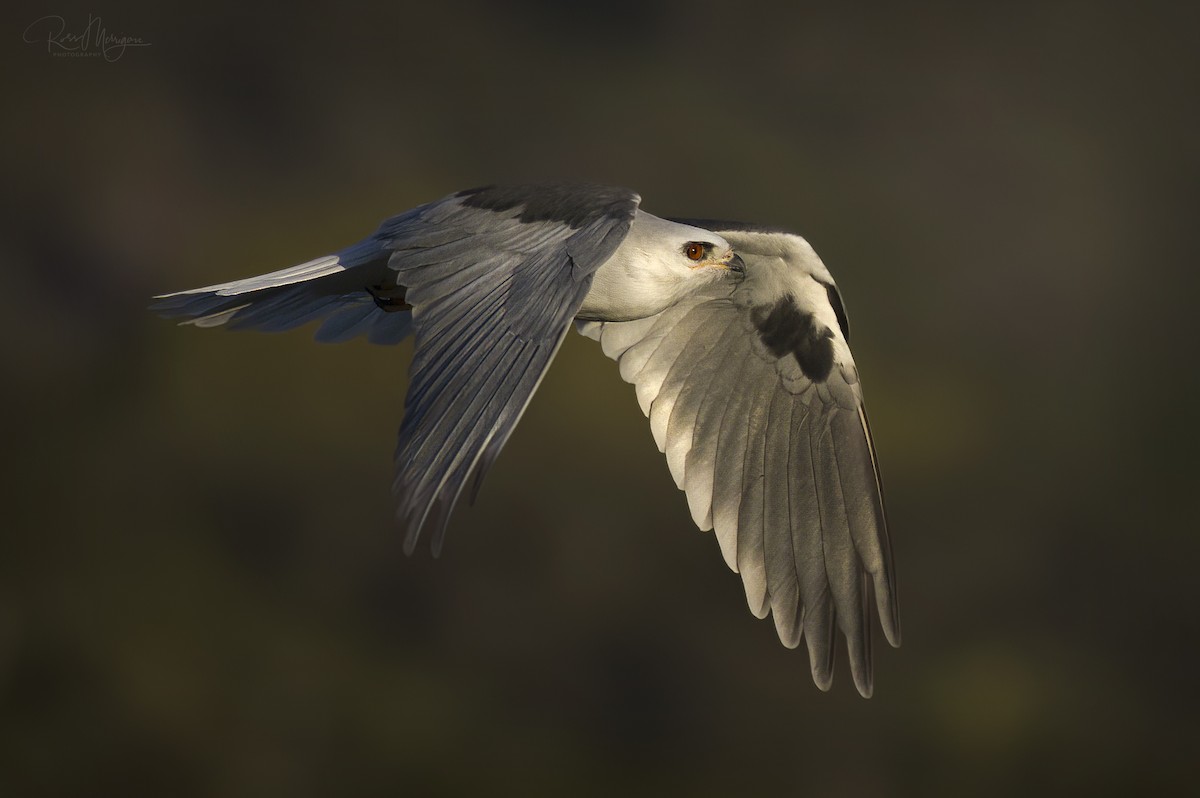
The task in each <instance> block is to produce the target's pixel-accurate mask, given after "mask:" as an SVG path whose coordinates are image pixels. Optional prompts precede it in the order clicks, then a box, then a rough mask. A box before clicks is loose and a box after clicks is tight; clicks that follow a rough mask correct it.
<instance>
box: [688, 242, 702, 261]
mask: <svg viewBox="0 0 1200 798" xmlns="http://www.w3.org/2000/svg"><path fill="white" fill-rule="evenodd" d="M683 254H685V255H687V256H688V260H700V259H701V258H703V257H704V245H703V244H699V243H697V242H695V241H693V242H692V243H690V244H688V245H687V247H685V248H684V250H683Z"/></svg>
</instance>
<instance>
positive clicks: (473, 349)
mask: <svg viewBox="0 0 1200 798" xmlns="http://www.w3.org/2000/svg"><path fill="white" fill-rule="evenodd" d="M640 202H641V198H640V197H639V196H638V195H637V194H636V193H634V192H632V191H629V190H627V189H622V188H611V187H607V186H594V185H573V184H544V185H526V186H510V187H499V186H488V187H485V188H477V189H470V190H467V191H460V192H458V193H457V194H452V195H450V196H448V197H445V198H443V199H440V200H437V201H435V202H431V203H429V204H426V205H422V206H420V207H418V208H414V209H412V210H410V211H407V212H406V213H402V214H400V215H399V216H395V217H393V218H391V219H388V220H387V221H385V222H383V224H382V225H380V227H379V229H378V230H377V231H376V232H375V234H374V235H372V236H371V237H369V238H367V239H365V240H363V241H360V242H359V243H357V244H353V245H351V246H349V247H346V248H345V249H342V250H340V251H338V252H335V253H333V254H331V255H326V256H324V257H321V258H317V259H315V260H311V261H308V262H307V263H302V264H300V265H299V266H293V267H291V268H288V269H283V270H281V271H276V272H271V273H270V274H264V275H261V276H258V277H250V278H247V279H244V280H234V281H232V282H228V283H220V284H217V285H210V286H206V287H204V288H195V289H192V290H190V291H180V292H178V293H173V294H163V295H161V296H158V297H155V302H154V304H153V305H152V310H155V311H157V312H158V313H159V314H161V315H163V316H167V317H175V318H183V319H184V320H185V321H184V322H183V323H184V324H193V325H195V326H197V327H218V326H224V327H227V328H229V329H253V330H263V331H280V330H288V329H291V328H293V327H298V326H300V325H303V324H307V323H309V322H314V321H321V325H320V327H319V328H318V329H317V332H316V338H317V340H318V341H323V342H338V341H346V340H349V339H351V338H354V337H356V336H360V335H361V336H366V337H367V339H368V340H370V341H372V342H375V343H380V344H394V343H398V342H399V341H401V340H403V339H404V338H406V337H407V336H409V335H412V336H414V338H415V347H414V354H413V361H412V365H411V369H410V381H409V385H408V392H407V395H406V397H405V410H404V417H403V421H402V422H401V425H400V433H399V441H398V444H397V447H396V456H395V466H396V478H395V482H394V485H393V488H394V492H395V494H396V498H397V501H398V509H397V517H398V519H399V520H400V521H401V522H402V524H403V526H404V527H405V530H406V537H405V551H406V552H408V553H411V552H412V551H413V548H414V547H415V546H416V544H417V539H418V537H419V536H420V534H421V532H422V530H425V529H429V530H430V532H431V536H432V549H433V553H434V555H435V556H436V555H437V554H438V553H439V551H440V550H441V547H442V543H443V541H444V539H445V535H446V525H447V522H448V520H449V517H450V513H451V511H452V510H453V509H454V505H455V503H456V502H457V501H458V499H459V497H460V495H461V494H462V492H463V490H464V488H466V487H467V484H468V482H470V483H471V488H470V491H471V494H470V495H471V498H472V500H474V497H475V495H476V494H477V492H478V491H479V486H480V483H481V481H482V479H483V476H484V474H486V473H487V471H488V469H489V468H490V467H491V466H492V464H493V463H494V462H495V460H496V457H497V455H499V453H500V450H501V449H502V448H503V447H504V444H505V442H506V441H507V440H508V438H509V436H510V435H511V434H512V432H513V429H514V428H515V427H516V425H517V422H518V421H519V420H520V418H521V415H522V414H523V413H524V411H525V408H526V406H527V405H528V404H529V400H530V399H531V398H532V396H533V394H534V391H536V390H537V387H538V384H539V383H540V382H541V380H542V377H543V375H544V374H545V372H546V369H547V368H549V366H550V361H551V360H553V359H554V355H555V353H556V352H557V351H558V347H559V345H560V344H561V343H562V341H563V338H564V337H565V336H566V335H567V333H568V331H569V330H570V328H571V327H572V326H575V327H576V329H577V330H578V331H579V332H581V333H582V334H583V335H586V336H588V337H589V338H593V339H595V340H597V341H599V342H600V346H601V347H602V348H603V350H604V354H605V355H607V356H608V357H610V358H612V359H613V360H615V361H616V362H617V364H618V367H619V369H620V372H621V377H622V378H623V379H624V380H626V381H627V382H630V383H632V384H633V385H634V386H635V388H636V392H637V399H638V403H639V404H640V405H641V408H642V412H643V413H645V415H646V416H647V417H648V418H649V420H650V430H651V432H652V433H653V435H654V441H655V443H657V444H658V448H659V450H660V451H662V452H663V453H664V454H665V455H666V458H667V465H668V466H669V468H670V471H671V475H672V476H673V477H674V479H675V484H676V485H678V486H679V488H680V489H681V490H683V491H684V492H685V493H686V495H687V502H688V507H689V508H690V510H691V514H692V518H693V520H694V521H695V522H696V525H697V526H699V527H700V529H701V530H705V531H708V530H713V531H714V532H715V536H716V538H717V542H718V543H719V545H720V549H721V553H722V555H723V556H724V558H725V562H726V563H727V564H728V565H729V567H730V568H731V569H733V570H734V571H736V572H737V573H739V574H741V577H742V582H743V584H744V587H745V590H746V599H747V601H748V603H749V605H750V611H751V612H753V613H754V615H756V616H757V617H759V618H765V617H767V615H768V614H770V615H772V616H773V617H774V621H775V628H776V630H777V632H778V633H779V638H780V640H781V641H782V642H783V644H784V645H785V646H787V647H789V648H795V647H797V646H798V645H799V644H800V641H801V640H802V639H803V640H804V641H806V643H807V647H808V654H809V663H810V666H811V670H812V677H813V681H814V682H815V683H816V685H817V686H818V687H819V688H821V689H822V690H828V689H829V687H830V685H831V684H832V681H833V665H834V652H835V650H836V633H837V631H838V630H840V631H841V633H842V635H843V636H844V637H845V639H846V645H847V650H848V654H849V663H850V672H851V675H852V677H853V679H854V684H855V686H856V687H857V688H858V691H859V693H861V694H862V695H863V696H864V697H869V696H870V695H871V693H872V690H873V681H874V680H873V675H872V655H871V639H872V621H871V617H872V615H873V614H875V612H877V613H878V617H879V622H880V626H881V627H882V630H883V634H884V637H885V638H886V639H887V641H888V642H889V643H890V644H891V645H893V646H898V645H899V644H900V621H899V614H898V606H897V596H896V577H895V573H894V569H893V564H892V552H891V544H890V542H889V539H888V531H887V521H886V518H885V515H884V507H883V492H882V485H881V483H880V477H879V468H878V464H877V460H876V456H875V449H874V445H873V444H872V441H871V431H870V427H869V425H868V423H867V416H866V412H865V410H864V408H863V397H862V389H861V386H860V383H859V376H858V369H857V368H856V367H855V365H854V359H853V358H852V357H851V354H850V348H849V340H850V329H849V325H848V323H847V319H846V312H845V309H844V307H843V305H842V300H841V298H840V296H839V294H838V290H837V287H836V286H835V284H834V282H833V277H832V276H830V274H829V271H828V270H827V269H826V268H825V265H824V264H823V263H822V262H821V259H820V258H819V257H817V254H816V252H814V251H813V248H812V247H811V246H809V244H808V242H807V241H805V240H804V239H803V238H801V237H800V236H798V235H795V234H793V233H788V232H784V231H782V230H778V229H773V228H767V227H761V226H755V225H748V224H741V223H732V222H721V221H715V220H699V219H663V218H659V217H657V216H652V215H651V214H649V213H647V212H645V211H643V210H641V209H640V207H639V205H640Z"/></svg>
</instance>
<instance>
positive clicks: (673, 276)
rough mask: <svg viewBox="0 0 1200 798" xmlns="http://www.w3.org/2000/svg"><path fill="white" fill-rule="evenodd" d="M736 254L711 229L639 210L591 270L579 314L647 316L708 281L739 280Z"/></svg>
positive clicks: (741, 269) (742, 266)
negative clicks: (608, 255) (605, 258)
mask: <svg viewBox="0 0 1200 798" xmlns="http://www.w3.org/2000/svg"><path fill="white" fill-rule="evenodd" d="M744 270H745V264H744V263H743V262H742V259H741V257H740V256H739V255H738V254H737V253H736V252H734V250H733V247H731V246H730V245H729V242H728V241H726V240H725V239H724V238H723V237H721V236H719V235H717V234H716V233H714V232H712V231H711V230H705V229H703V228H701V227H693V226H691V225H688V224H680V223H679V222H672V221H668V220H666V219H660V218H658V217H657V216H652V215H651V214H648V213H646V212H645V211H641V210H639V211H638V212H637V215H636V216H635V217H634V220H633V224H632V225H631V226H630V229H629V234H628V235H627V236H626V237H625V240H624V241H622V242H621V245H620V246H619V247H618V248H617V250H616V252H614V253H613V255H612V257H611V258H610V259H609V260H608V261H606V262H605V263H604V264H602V265H601V266H600V268H599V269H597V270H596V273H595V276H594V280H593V283H592V290H591V292H589V294H588V296H587V298H586V300H585V301H584V304H583V307H582V308H581V309H580V317H581V318H590V319H601V320H609V321H611V320H620V319H638V318H643V317H645V316H650V315H653V314H655V313H658V312H660V311H662V310H663V309H664V308H667V307H669V306H670V305H673V304H674V303H675V302H677V301H679V300H680V299H682V298H683V297H685V296H687V295H689V294H692V293H695V292H697V291H701V290H704V289H706V288H707V287H709V286H712V285H713V284H714V283H721V282H733V281H736V280H739V279H740V278H741V276H742V274H743V272H744Z"/></svg>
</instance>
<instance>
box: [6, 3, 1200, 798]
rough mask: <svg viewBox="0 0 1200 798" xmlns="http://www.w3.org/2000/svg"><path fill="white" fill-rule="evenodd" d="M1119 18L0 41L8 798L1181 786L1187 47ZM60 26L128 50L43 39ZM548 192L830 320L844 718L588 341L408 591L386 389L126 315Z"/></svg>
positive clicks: (792, 15) (451, 27) (353, 26)
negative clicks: (851, 442) (386, 234)
mask: <svg viewBox="0 0 1200 798" xmlns="http://www.w3.org/2000/svg"><path fill="white" fill-rule="evenodd" d="M1128 5H1129V7H1127V8H1124V9H1122V8H1120V7H1119V6H1118V5H1117V4H1108V5H1105V4H1099V3H1084V2H1079V3H1065V2H1052V3H1043V4H1031V5H1029V6H1027V7H1021V6H1006V7H1004V8H1003V9H1001V8H1000V7H995V8H985V7H984V6H983V5H982V4H979V5H978V6H976V5H969V4H961V3H944V4H943V3H924V4H912V3H909V4H897V5H896V6H895V7H894V8H893V9H892V10H890V11H880V10H878V9H874V10H868V7H867V6H865V5H859V4H849V3H838V4H834V3H830V4H805V3H793V4H782V3H781V4H773V5H761V6H760V5H752V4H739V5H736V6H735V5H728V6H720V5H707V4H697V3H684V2H675V3H641V2H629V0H616V1H615V2H607V3H603V4H574V3H567V2H535V1H533V0H528V1H527V2H515V3H508V4H503V5H502V4H499V3H485V2H474V3H458V2H442V3H429V4H420V5H406V4H391V5H363V6H357V5H356V4H354V3H349V2H342V3H338V4H336V5H333V6H330V7H322V6H318V5H317V4H304V3H301V4H299V5H295V4H293V5H288V6H283V7H279V8H277V9H275V10H262V11H260V10H257V9H255V8H253V7H252V6H251V5H250V4H247V3H234V4H227V3H223V2H213V3H205V4H203V5H195V4H193V6H192V7H190V8H188V9H187V10H181V9H179V8H169V7H167V6H166V5H164V4H161V3H150V2H144V3H129V2H114V3H100V4H96V3H75V2H55V3H45V4H33V3H29V4H22V3H18V4H17V5H16V7H13V6H11V5H10V6H8V7H6V9H5V11H4V12H3V13H0V30H2V31H3V37H2V39H0V42H2V46H0V69H2V77H0V80H2V81H3V83H2V85H3V92H4V95H3V97H4V117H5V118H4V121H3V122H2V123H0V130H2V131H3V133H2V135H3V147H2V151H0V164H2V169H3V175H4V185H5V187H6V190H5V191H4V194H3V203H4V204H3V208H2V210H3V214H2V215H0V218H2V219H3V222H2V226H0V246H2V247H3V251H4V256H5V260H6V262H7V266H6V267H5V268H3V269H0V319H3V324H4V325H5V327H6V329H5V331H4V334H3V335H2V336H0V357H2V358H3V373H4V387H5V390H4V392H3V394H4V399H5V403H6V405H7V406H8V410H7V417H8V418H9V427H10V431H9V433H8V434H7V438H8V444H7V445H6V446H5V452H6V457H5V460H6V461H7V464H8V468H7V469H6V470H7V472H8V473H7V476H6V477H5V478H4V481H3V484H4V496H5V505H6V507H7V512H6V513H5V520H4V522H3V529H4V531H3V533H2V534H0V795H4V796H10V795H11V796H37V795H152V796H163V795H171V796H189V795H222V796H238V795H246V796H262V795H286V796H303V795H399V794H417V795H425V794H429V795H463V794H479V793H485V792H487V793H495V792H500V791H509V790H515V791H519V792H521V793H524V794H530V795H534V794H564V793H565V794H574V795H613V794H622V795H659V794H664V793H667V794H671V793H684V792H686V793H688V794H694V795H717V794H765V793H767V792H768V791H770V792H772V793H775V792H779V791H787V792H796V793H803V794H809V795H821V796H827V795H847V796H875V795H880V796H886V795H1013V794H1016V793H1022V794H1042V793H1055V794H1061V793H1063V792H1066V791H1069V792H1074V791H1076V790H1080V791H1083V790H1086V791H1088V792H1089V793H1091V794H1106V793H1108V794H1129V793H1131V792H1133V791H1134V790H1136V791H1137V793H1138V794H1170V793H1176V792H1180V791H1183V790H1184V789H1185V787H1186V786H1187V785H1188V784H1189V783H1192V784H1194V774H1195V765H1194V761H1192V758H1193V757H1194V755H1195V752H1196V751H1197V750H1200V733H1198V732H1197V730H1196V725H1195V716H1196V710H1197V707H1196V704H1195V700H1194V699H1195V694H1194V693H1195V687H1194V685H1193V678H1194V669H1195V662H1196V642H1195V641H1196V636H1197V632H1198V631H1200V629H1198V628H1197V627H1198V626H1200V623H1198V613H1197V608H1196V606H1195V599H1194V596H1195V587H1194V583H1195V580H1196V577H1195V576H1194V575H1193V569H1194V567H1195V563H1196V562H1197V559H1198V556H1200V542H1198V536H1197V534H1196V533H1197V530H1196V522H1195V520H1194V519H1195V511H1194V509H1193V503H1194V494H1195V491H1196V486H1197V471H1198V468H1197V465H1196V458H1195V455H1194V451H1195V444H1196V442H1197V440H1196V439H1197V432H1196V424H1195V423H1194V421H1193V414H1192V412H1193V410H1194V409H1195V403H1196V397H1197V387H1198V386H1197V382H1198V379H1197V374H1196V369H1195V367H1194V365H1193V364H1194V362H1195V359H1196V355H1197V338H1196V335H1195V333H1194V331H1193V325H1192V317H1193V315H1194V313H1195V310H1194V307H1195V303H1196V301H1197V297H1198V296H1200V293H1198V290H1197V289H1198V288H1200V280H1198V277H1197V274H1198V271H1200V270H1198V269H1197V259H1196V254H1197V249H1198V247H1197V243H1196V235H1195V217H1196V212H1197V208H1198V206H1200V190H1198V187H1200V180H1198V178H1200V148H1198V147H1197V121H1198V119H1200V110H1198V109H1200V103H1198V102H1197V97H1198V96H1200V92H1198V89H1200V86H1198V85H1197V84H1198V83H1200V80H1198V77H1200V58H1198V56H1197V47H1196V44H1195V35H1196V30H1197V27H1198V23H1200V13H1198V12H1197V6H1196V5H1195V4H1173V3H1167V4H1159V5H1157V6H1155V5H1154V4H1138V6H1137V9H1136V10H1134V8H1133V4H1128ZM89 13H91V14H94V15H98V16H99V17H101V18H102V20H103V24H104V25H105V27H107V28H108V29H109V30H110V32H112V33H117V34H126V35H131V36H138V37H141V38H142V39H143V40H145V41H148V42H150V43H151V46H150V47H147V48H141V49H136V50H132V49H131V50H129V51H127V52H126V53H125V54H124V55H123V56H122V57H121V58H120V59H118V60H116V61H115V62H112V63H109V62H106V61H105V60H103V59H99V58H62V57H52V56H50V55H48V54H47V52H46V48H45V46H44V45H42V46H39V45H37V44H29V43H26V42H24V41H22V32H23V31H24V29H25V28H26V26H27V25H28V24H29V23H31V22H32V21H33V20H35V19H37V18H38V17H39V16H42V15H43V14H59V15H62V16H63V17H64V19H65V20H66V21H67V24H68V26H69V27H70V28H74V29H77V30H78V29H82V28H83V27H84V26H86V24H87V18H88V14H89ZM548 177H562V178H575V179H590V180H596V181H601V182H610V183H616V184H622V185H628V186H630V187H633V188H635V189H637V190H638V191H639V192H640V193H641V194H642V195H643V197H644V203H643V207H645V208H646V209H647V210H649V211H650V212H652V213H656V214H660V215H687V216H707V217H718V218H731V219H746V220H754V221H761V222H767V223H773V224H779V225H785V226H789V227H792V228H794V229H796V230H797V231H799V232H801V233H803V234H805V235H806V236H807V237H808V238H809V240H810V241H811V242H812V243H813V244H814V246H815V247H816V248H817V251H818V252H820V253H821V254H822V255H823V257H824V259H825V261H826V263H827V264H828V265H829V266H830V269H831V270H832V271H833V273H834V274H835V276H836V277H837V278H838V281H839V283H840V285H841V287H842V291H843V294H844V295H845V296H846V298H847V304H848V307H849V312H850V316H851V320H852V324H853V327H854V335H855V353H856V355H857V359H858V362H859V365H860V368H861V370H862V373H863V375H864V377H865V381H866V387H867V392H868V400H869V406H870V409H871V413H872V417H873V419H872V420H873V425H874V428H875V432H876V435H877V444H878V448H879V451H880V456H881V460H882V465H883V469H884V476H885V479H886V483H887V489H888V499H889V503H890V511H891V521H892V528H893V534H894V541H895V548H896V558H897V564H898V569H899V574H900V586H901V608H902V614H903V623H904V633H905V637H904V640H905V645H904V647H903V648H902V649H900V650H898V651H894V650H891V649H888V648H886V647H880V648H877V651H876V671H877V673H876V695H875V697H874V698H873V699H872V700H870V701H864V700H862V699H860V698H859V697H858V696H857V694H856V693H855V691H854V689H853V687H852V685H851V683H850V681H849V679H848V678H847V677H848V674H847V671H846V668H845V662H844V660H842V661H841V662H840V665H839V674H838V678H837V679H836V681H835V684H834V688H833V690H832V691H831V692H830V693H829V694H823V693H820V692H819V691H818V690H816V689H815V688H814V687H813V685H812V683H811V680H810V678H809V675H808V666H807V662H806V659H805V657H804V655H803V654H802V653H801V652H798V651H787V650H785V649H784V648H783V647H782V646H780V645H779V643H778V641H777V640H776V637H775V632H774V629H773V628H772V625H771V624H770V623H765V622H760V621H756V620H754V619H753V618H752V617H751V616H750V614H749V612H748V611H747V610H746V606H745V599H744V597H743V592H742V588H741V586H740V583H739V581H738V578H737V577H736V576H735V575H734V574H732V573H730V572H728V571H727V569H726V568H725V566H724V564H723V563H722V560H721V557H720V555H719V553H718V550H717V545H716V542H715V541H714V540H712V539H711V535H707V534H703V533H700V532H697V531H696V530H695V529H694V528H693V526H692V524H691V521H690V519H689V515H688V512H687V505H686V501H685V499H684V497H683V495H682V494H680V493H678V492H677V491H676V490H675V488H674V486H673V483H672V482H671V479H670V476H669V475H668V472H667V468H666V465H665V463H664V462H663V461H662V457H661V455H659V454H658V452H657V451H656V450H655V447H654V444H653V441H652V439H651V436H650V434H649V431H648V428H647V424H646V422H645V420H644V419H643V418H642V416H641V414H640V413H639V411H638V408H637V403H636V401H635V398H634V394H633V390H632V388H631V387H630V386H628V385H626V384H624V383H623V382H622V381H621V380H620V378H619V376H618V374H617V370H616V368H615V367H614V365H613V364H612V363H611V362H610V361H608V360H607V359H606V358H605V357H604V356H603V355H602V354H601V352H600V351H599V348H598V347H597V346H596V345H595V344H594V343H592V342H590V341H587V340H585V339H583V338H581V337H579V336H576V335H574V334H572V335H571V336H570V337H569V339H568V341H567V343H566V345H565V346H564V347H563V350H562V351H561V352H560V354H559V357H558V361H557V363H556V364H555V367H554V368H553V369H552V370H551V371H550V373H549V375H548V377H547V379H546V380H545V382H544V384H543V386H542V388H541V390H540V392H539V393H538V395H537V397H536V398H535V399H534V401H533V403H532V405H531V407H530V409H529V412H528V414H527V415H526V417H525V420H524V421H523V422H522V425H521V427H520V428H519V429H518V431H517V433H516V434H515V436H514V437H513V439H512V441H511V442H510V443H509V445H508V447H507V449H506V450H505V452H504V454H503V456H502V457H501V458H500V460H499V462H498V463H497V466H496V468H495V469H494V470H493V472H492V473H491V475H490V476H489V478H488V480H487V482H486V484H485V487H484V490H483V493H482V496H481V498H480V501H479V502H478V504H477V505H476V506H474V507H463V508H461V509H460V510H459V511H458V513H457V515H456V517H455V519H454V521H453V523H452V526H451V533H450V536H449V539H448V544H447V548H446V552H445V555H444V556H443V557H442V558H441V559H440V560H439V561H436V562H435V561H433V560H432V559H431V557H430V556H429V554H428V550H427V549H426V548H425V547H422V548H421V549H420V551H419V553H418V554H417V555H416V556H414V557H412V558H411V559H408V558H405V557H404V556H403V555H402V553H401V552H400V545H399V544H400V532H399V530H397V529H396V528H395V526H394V524H393V522H392V509H391V497H390V495H389V490H388V489H389V485H390V481H391V463H390V458H391V451H392V447H393V443H394V435H395V430H396V428H397V426H398V424H399V420H400V417H401V412H402V400H403V395H404V389H405V384H406V376H405V375H406V370H407V363H408V357H409V355H410V352H411V350H410V347H409V346H407V345H406V346H402V347H400V348H399V351H397V350H389V349H382V348H375V347H371V346H369V345H367V344H365V343H354V344H349V345H342V346H337V347H330V346H320V345H316V344H314V343H313V342H312V341H311V337H310V336H309V335H307V334H306V333H305V332H293V333H290V334H284V335H275V336H268V335H255V334H227V333H223V332H207V331H202V330H196V329H191V328H177V327H175V326H173V325H172V324H171V323H169V322H166V321H162V320H160V319H157V318H155V317H153V316H152V315H151V314H149V313H147V312H146V311H145V306H146V304H147V300H148V297H149V296H150V295H151V294H153V293H158V292H163V291H170V290H179V289H183V288H189V287H194V286H197V285H203V284H208V283H213V282H218V281H223V280H228V279H234V278H238V277H244V276H249V275H252V274H257V273H260V272H264V271H269V270H273V269H276V268H281V267H284V266H289V265H292V264H294V263H298V262H301V261H304V260H307V259H309V258H312V257H314V256H317V255H321V254H324V253H326V252H329V251H330V250H333V249H336V248H339V247H341V246H343V245H345V244H348V243H351V242H353V241H356V240H358V239H359V238H361V237H362V236H364V235H366V234H368V233H370V232H371V231H373V230H374V228H375V225H376V224H377V222H378V221H379V220H381V219H382V218H384V217H386V216H388V215H390V214H392V213H396V212H398V211H401V210H404V209H407V208H409V207H412V206H414V205H416V204H419V203H421V202H424V201H428V200H431V199H434V198H437V197H440V196H442V195H444V194H447V193H449V192H452V191H455V190H457V189H460V188H465V187H469V186H474V185H480V184H485V183H490V182H494V181H510V180H525V179H536V178H548ZM881 645H882V644H881Z"/></svg>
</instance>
